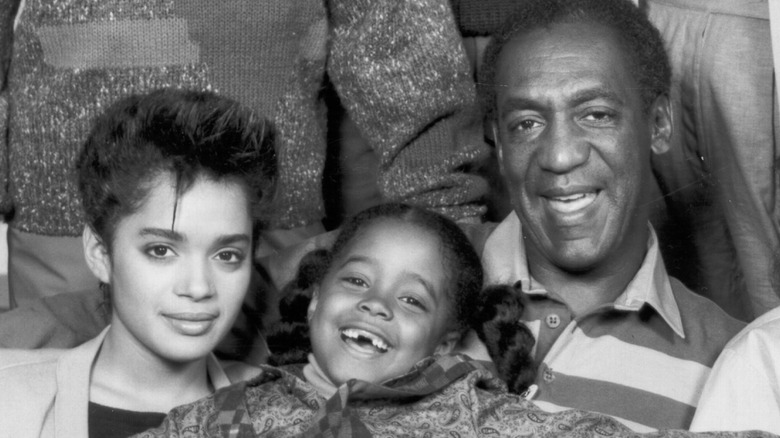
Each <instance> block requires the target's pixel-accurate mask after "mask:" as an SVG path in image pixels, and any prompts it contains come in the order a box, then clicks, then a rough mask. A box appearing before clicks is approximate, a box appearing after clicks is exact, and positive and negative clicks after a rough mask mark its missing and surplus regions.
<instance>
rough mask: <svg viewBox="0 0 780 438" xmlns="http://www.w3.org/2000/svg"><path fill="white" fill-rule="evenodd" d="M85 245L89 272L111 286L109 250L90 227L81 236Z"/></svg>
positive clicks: (85, 228)
mask: <svg viewBox="0 0 780 438" xmlns="http://www.w3.org/2000/svg"><path fill="white" fill-rule="evenodd" d="M81 238H82V243H83V245H84V259H85V260H86V262H87V266H88V267H89V270H90V271H92V273H93V274H94V275H95V277H97V278H98V280H100V281H101V282H103V283H106V284H110V283H111V282H110V281H109V280H110V279H111V258H110V257H109V254H108V248H106V246H105V245H104V244H103V241H102V240H100V237H98V235H97V234H95V231H94V230H93V229H92V227H90V226H89V225H85V226H84V232H83V233H82V234H81Z"/></svg>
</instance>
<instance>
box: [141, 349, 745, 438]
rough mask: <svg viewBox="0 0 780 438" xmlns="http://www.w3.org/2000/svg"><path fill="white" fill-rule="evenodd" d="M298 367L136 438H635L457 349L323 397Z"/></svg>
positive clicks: (215, 398)
mask: <svg viewBox="0 0 780 438" xmlns="http://www.w3.org/2000/svg"><path fill="white" fill-rule="evenodd" d="M302 370H303V366H302V365H297V366H287V367H282V368H273V367H263V374H262V375H261V376H259V377H257V378H255V379H253V380H251V381H249V382H242V383H238V384H236V385H233V386H230V387H228V388H224V389H222V390H220V391H217V392H216V393H215V394H214V395H212V396H210V397H208V398H206V399H203V400H200V401H197V402H195V403H192V404H190V405H186V406H182V407H179V408H176V409H174V410H173V411H171V413H170V414H169V415H168V417H167V418H166V420H165V422H164V423H163V424H162V425H161V426H160V427H159V428H157V429H154V430H151V431H148V432H145V433H143V434H140V435H138V437H143V438H150V437H168V436H176V437H178V436H185V435H186V436H188V437H198V436H202V437H206V436H209V437H228V436H269V437H273V436H301V435H303V436H313V437H314V436H339V437H369V436H372V437H396V436H431V437H436V436H442V437H443V436H447V437H450V436H464V437H465V436H469V437H471V436H485V435H495V436H567V435H570V436H595V437H599V436H609V437H613V438H614V437H629V436H631V437H633V436H638V434H636V433H635V432H632V431H631V430H629V429H628V428H626V427H625V426H623V425H622V424H621V423H619V422H618V421H617V420H614V419H612V418H611V417H608V416H604V415H600V414H595V413H590V412H585V411H574V410H571V411H563V412H556V413H549V412H545V411H542V410H541V409H539V408H538V407H536V406H535V405H534V404H533V403H531V402H529V401H526V400H525V399H523V398H522V397H520V396H517V395H514V394H509V393H508V392H507V391H506V385H505V384H504V383H503V382H502V381H501V380H500V379H498V378H497V377H496V376H495V375H494V374H493V373H492V372H491V371H490V365H489V364H486V363H484V362H479V361H475V360H472V359H471V358H469V357H468V356H463V355H446V356H441V357H438V358H428V359H426V360H424V361H422V362H420V363H419V364H418V365H417V366H416V367H415V368H414V369H413V370H412V371H411V372H409V373H408V374H405V375H403V376H401V377H398V378H396V379H392V380H391V381H388V382H385V383H384V384H381V385H377V384H371V383H367V382H363V381H358V380H352V381H350V382H348V383H346V384H344V385H341V386H340V387H338V388H337V390H336V392H335V394H334V395H333V396H332V397H330V398H327V399H326V398H325V397H324V396H322V395H321V394H320V392H319V391H318V390H317V389H316V388H315V387H314V386H313V385H311V384H310V383H309V382H307V381H306V380H305V379H304V375H303V371H302ZM185 430H186V434H184V433H183V432H184V431H185ZM654 435H657V436H670V437H677V436H679V437H683V436H692V435H693V434H691V433H690V432H686V431H664V432H662V433H661V432H659V433H656V434H654ZM715 435H718V434H715ZM721 435H723V436H738V435H735V434H733V433H723V434H721ZM649 436H653V435H649Z"/></svg>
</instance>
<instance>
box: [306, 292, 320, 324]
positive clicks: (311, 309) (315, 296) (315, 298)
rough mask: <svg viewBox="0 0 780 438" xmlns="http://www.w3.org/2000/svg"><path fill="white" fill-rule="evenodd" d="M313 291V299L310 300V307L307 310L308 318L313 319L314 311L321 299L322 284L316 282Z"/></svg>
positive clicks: (308, 319)
mask: <svg viewBox="0 0 780 438" xmlns="http://www.w3.org/2000/svg"><path fill="white" fill-rule="evenodd" d="M311 289H312V292H311V301H309V308H308V310H307V311H306V320H307V321H311V319H312V317H314V311H315V310H317V304H318V302H319V299H320V285H319V284H315V285H314V286H312V288H311Z"/></svg>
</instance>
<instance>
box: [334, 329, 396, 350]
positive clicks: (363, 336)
mask: <svg viewBox="0 0 780 438" xmlns="http://www.w3.org/2000/svg"><path fill="white" fill-rule="evenodd" d="M341 335H342V336H343V337H345V338H348V339H350V340H352V341H353V342H355V343H357V344H366V343H370V344H371V345H372V346H373V347H374V348H376V349H377V350H379V351H380V352H382V353H385V352H387V350H389V349H390V346H389V345H387V342H385V341H384V340H383V339H382V338H380V337H378V336H376V335H375V334H373V333H371V332H367V331H365V330H359V329H352V328H348V329H344V330H342V331H341Z"/></svg>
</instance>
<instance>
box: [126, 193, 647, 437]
mask: <svg viewBox="0 0 780 438" xmlns="http://www.w3.org/2000/svg"><path fill="white" fill-rule="evenodd" d="M313 258H314V259H318V260H320V262H321V263H314V264H310V265H308V266H307V267H306V269H302V271H306V272H307V275H308V276H309V277H310V278H313V279H315V280H316V281H315V283H314V286H313V290H312V298H311V302H310V303H309V305H308V317H309V325H310V335H311V344H312V350H313V352H312V353H311V354H310V355H309V357H308V361H307V362H306V363H305V364H298V365H292V366H283V367H280V368H274V367H270V366H264V367H263V374H262V375H261V376H259V377H257V378H255V379H253V380H251V381H249V382H242V383H239V384H237V385H234V386H231V387H229V388H225V389H224V390H221V391H218V392H217V393H215V394H214V395H213V396H210V397H208V398H206V399H205V400H201V401H198V402H196V403H194V404H191V405H188V406H184V407H180V408H177V409H175V410H173V411H172V412H171V413H170V414H169V416H168V418H167V419H166V421H165V422H164V423H163V425H162V426H161V427H159V428H157V429H155V430H152V431H148V432H146V433H144V434H142V435H140V436H143V437H158V436H182V435H186V436H188V437H194V436H209V437H214V436H222V437H228V436H235V437H253V436H272V437H273V436H339V437H349V436H355V437H368V436H387V437H394V436H464V437H465V436H468V437H471V436H482V435H486V434H493V435H496V436H526V435H527V436H537V435H548V436H556V435H558V434H573V435H578V436H590V435H595V434H603V435H611V436H621V435H623V436H627V435H629V434H633V433H632V432H631V431H629V430H628V429H626V428H625V427H624V426H622V425H621V424H620V423H618V422H617V421H615V420H613V419H612V418H610V417H606V416H602V415H599V414H592V413H588V412H582V411H566V412H559V413H547V412H544V411H541V410H539V409H538V408H536V407H535V406H534V405H533V404H532V403H530V402H528V401H526V400H525V399H523V398H522V397H520V396H518V395H516V394H510V393H509V392H507V388H506V385H505V384H504V382H503V381H502V380H500V379H499V378H497V377H496V375H495V374H494V372H492V371H491V367H490V366H489V365H488V364H487V363H485V362H480V361H475V360H472V359H471V358H469V357H468V356H465V355H460V354H448V353H450V352H452V351H453V349H454V347H455V345H456V343H457V342H458V340H459V339H460V336H461V334H462V333H463V332H464V330H465V329H466V328H467V327H468V325H469V323H471V322H473V321H472V320H473V314H477V313H483V312H482V311H478V306H477V302H478V294H479V292H480V288H481V282H482V271H481V266H480V261H479V258H478V257H477V254H476V253H475V251H474V249H473V248H472V247H471V246H470V244H469V241H468V239H467V238H466V236H465V235H464V234H463V233H462V232H461V231H460V229H459V228H458V226H457V225H455V224H454V223H452V222H451V221H449V220H448V219H445V218H443V217H441V216H439V215H437V214H434V213H430V212H427V211H424V210H421V209H417V208H414V207H409V206H406V205H399V204H388V205H382V206H378V207H374V208H371V209H368V210H366V211H364V212H362V213H360V214H358V215H357V216H356V217H354V218H352V219H351V220H349V221H348V222H347V223H346V224H345V226H344V227H343V229H342V231H341V232H340V234H339V236H338V237H337V239H336V241H335V243H334V245H333V247H332V250H331V251H329V252H323V253H320V254H319V255H317V256H315V257H313ZM318 266H319V267H318ZM502 291H503V292H506V291H507V289H502ZM509 298H510V297H507V296H506V295H504V294H503V293H499V294H497V295H496V301H497V302H504V303H505V302H509V301H511V300H510V299H509ZM488 313H490V312H488ZM489 317H490V318H493V317H495V315H493V316H489Z"/></svg>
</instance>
